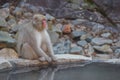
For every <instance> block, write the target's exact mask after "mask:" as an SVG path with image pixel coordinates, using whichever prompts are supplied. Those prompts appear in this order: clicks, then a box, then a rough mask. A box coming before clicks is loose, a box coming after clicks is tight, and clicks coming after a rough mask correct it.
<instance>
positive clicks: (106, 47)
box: [93, 45, 113, 53]
mask: <svg viewBox="0 0 120 80" xmlns="http://www.w3.org/2000/svg"><path fill="white" fill-rule="evenodd" d="M93 48H94V49H95V50H97V51H100V52H103V53H112V52H113V50H112V49H111V47H110V46H109V45H102V46H93Z"/></svg>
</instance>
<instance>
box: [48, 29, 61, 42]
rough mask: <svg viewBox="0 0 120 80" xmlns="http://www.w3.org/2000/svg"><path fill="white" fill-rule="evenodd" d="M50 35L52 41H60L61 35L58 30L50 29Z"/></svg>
mask: <svg viewBox="0 0 120 80" xmlns="http://www.w3.org/2000/svg"><path fill="white" fill-rule="evenodd" d="M48 33H49V35H50V39H51V42H52V43H56V42H57V41H58V38H59V35H58V34H57V33H56V32H53V31H48Z"/></svg>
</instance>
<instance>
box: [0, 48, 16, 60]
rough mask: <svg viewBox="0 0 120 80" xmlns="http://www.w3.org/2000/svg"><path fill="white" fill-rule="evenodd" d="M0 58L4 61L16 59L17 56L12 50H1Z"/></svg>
mask: <svg viewBox="0 0 120 80" xmlns="http://www.w3.org/2000/svg"><path fill="white" fill-rule="evenodd" d="M0 57H2V58H4V59H17V58H18V54H17V53H16V52H15V51H14V50H13V49H10V48H3V49H2V50H0Z"/></svg>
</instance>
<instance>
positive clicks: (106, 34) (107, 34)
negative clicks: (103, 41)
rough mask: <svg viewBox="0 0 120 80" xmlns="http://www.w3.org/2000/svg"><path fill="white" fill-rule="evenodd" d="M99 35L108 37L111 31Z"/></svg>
mask: <svg viewBox="0 0 120 80" xmlns="http://www.w3.org/2000/svg"><path fill="white" fill-rule="evenodd" d="M101 36H102V37H103V38H108V37H110V36H111V33H109V32H107V33H103V34H101Z"/></svg>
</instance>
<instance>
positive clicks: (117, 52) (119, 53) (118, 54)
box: [114, 49, 120, 58]
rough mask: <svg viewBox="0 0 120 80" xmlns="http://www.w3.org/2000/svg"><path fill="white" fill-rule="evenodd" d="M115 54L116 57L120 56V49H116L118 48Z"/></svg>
mask: <svg viewBox="0 0 120 80" xmlns="http://www.w3.org/2000/svg"><path fill="white" fill-rule="evenodd" d="M114 54H115V57H116V58H120V49H116V50H115V51H114Z"/></svg>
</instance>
